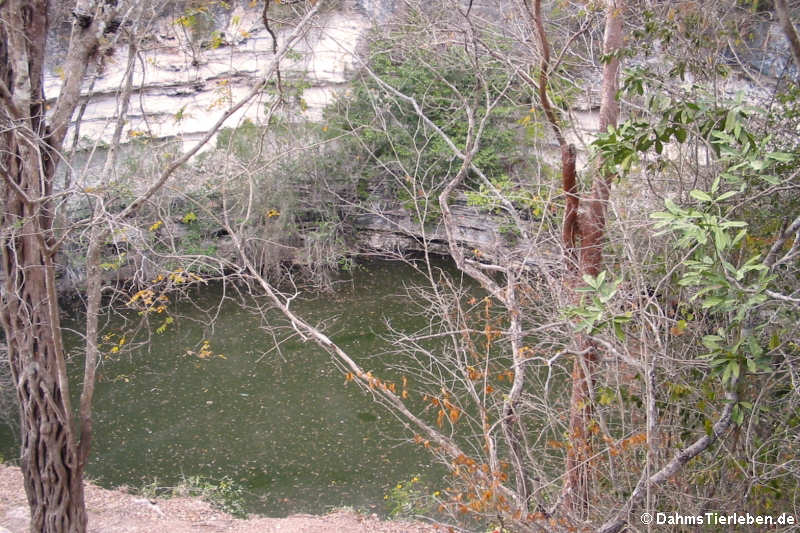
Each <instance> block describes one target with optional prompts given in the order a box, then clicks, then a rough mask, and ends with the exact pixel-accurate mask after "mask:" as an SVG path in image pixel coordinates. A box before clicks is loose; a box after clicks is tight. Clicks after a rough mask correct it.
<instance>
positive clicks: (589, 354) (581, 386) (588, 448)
mask: <svg viewBox="0 0 800 533" xmlns="http://www.w3.org/2000/svg"><path fill="white" fill-rule="evenodd" d="M624 5H625V2H624V0H607V5H606V28H605V35H604V38H603V53H604V54H605V55H606V57H608V58H609V59H608V60H607V61H606V63H605V64H604V66H603V85H602V87H601V102H600V131H601V132H602V131H606V129H607V128H608V126H616V125H617V119H618V116H619V104H618V103H617V100H616V95H617V85H618V81H617V80H618V77H619V59H618V57H617V53H618V52H619V50H620V49H621V48H622V44H623V43H622V10H623V9H624ZM562 157H563V156H562ZM573 174H574V172H573ZM565 176H566V174H565ZM611 178H612V176H610V175H608V174H607V173H606V172H605V171H604V170H603V165H602V162H601V164H600V166H599V168H598V169H597V170H596V171H595V174H594V179H593V180H592V190H591V193H590V195H589V196H588V197H587V198H584V199H583V202H582V203H583V206H584V212H583V214H582V217H581V219H580V222H576V221H574V219H572V218H569V223H568V217H573V214H574V213H575V212H577V204H578V200H577V198H576V197H575V196H574V195H575V193H574V191H573V190H572V188H570V189H567V187H568V185H569V184H567V183H566V182H565V185H564V187H565V192H566V193H567V209H566V212H565V219H564V244H565V246H569V245H574V242H575V240H576V239H575V236H574V234H573V233H572V232H573V231H577V233H578V235H579V237H580V258H579V273H580V274H581V275H590V276H597V275H598V274H599V273H600V272H601V271H602V269H603V241H604V239H605V233H606V209H607V204H608V198H609V189H610V183H611ZM573 228H575V229H573ZM568 239H569V240H568ZM578 343H579V346H580V352H581V353H580V354H578V355H576V356H575V361H574V363H573V367H572V394H571V397H570V416H569V427H570V429H569V433H570V441H571V442H570V444H571V446H570V447H569V449H568V450H567V457H566V478H565V483H564V488H563V496H564V505H565V507H566V508H567V509H568V510H569V511H571V512H572V513H573V514H574V515H575V516H577V517H581V518H585V517H586V516H587V515H588V511H589V503H590V501H591V484H592V481H591V469H590V464H589V460H590V458H591V456H592V453H593V451H592V444H591V439H590V435H589V428H590V424H591V419H592V402H591V397H590V393H589V387H591V386H592V383H593V377H592V370H593V367H594V364H595V362H596V361H597V349H596V347H595V346H594V344H593V343H592V342H591V340H590V339H588V338H586V337H583V338H581V339H579V341H578ZM587 372H588V375H587Z"/></svg>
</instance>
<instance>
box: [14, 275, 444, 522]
mask: <svg viewBox="0 0 800 533" xmlns="http://www.w3.org/2000/svg"><path fill="white" fill-rule="evenodd" d="M412 277H413V276H412V271H411V269H409V268H408V267H404V266H402V265H399V264H387V263H381V264H373V265H370V266H368V267H367V268H365V269H362V270H359V271H357V272H356V273H355V279H354V280H353V284H349V283H348V284H346V285H345V284H343V285H342V287H343V288H342V289H341V290H339V291H337V292H336V293H335V294H333V295H330V294H329V295H323V296H319V297H317V298H315V299H313V300H308V301H299V300H297V301H295V302H294V303H293V308H294V309H295V310H296V311H297V312H298V313H299V314H300V315H301V316H304V317H306V318H307V319H309V320H310V321H311V322H312V323H314V322H319V321H322V320H325V321H326V327H327V329H326V332H327V333H328V334H329V335H330V336H332V337H333V339H334V340H336V341H338V342H340V343H341V344H342V345H343V347H344V348H346V349H347V350H349V351H350V352H351V353H352V354H353V355H355V356H357V357H358V358H360V359H361V361H362V363H363V364H364V366H365V369H367V370H373V371H374V372H376V373H377V374H378V375H386V374H385V372H386V370H384V369H383V368H382V367H381V366H380V365H379V363H381V364H382V362H381V358H377V357H372V356H375V355H377V354H379V353H380V351H381V350H382V343H381V340H380V336H381V335H382V334H385V333H386V331H387V325H386V322H385V319H386V318H389V319H390V320H391V322H392V325H393V326H394V327H396V328H402V329H417V327H419V326H420V324H419V320H420V319H419V318H415V317H412V316H410V315H409V314H408V309H409V307H410V306H409V301H408V300H407V299H406V297H405V296H402V294H403V293H404V291H403V288H402V286H403V284H404V283H407V282H409V281H410V280H411V279H412ZM219 291H220V288H219V287H207V288H204V289H202V291H201V293H200V294H199V295H198V297H197V302H198V303H199V304H200V307H202V306H203V305H206V306H208V305H211V304H212V302H214V301H216V300H218V298H219ZM171 311H175V312H180V313H181V314H183V315H185V317H186V318H181V319H176V321H175V323H174V324H173V325H171V326H170V327H169V328H168V329H167V331H166V332H165V333H163V334H160V335H159V334H154V335H153V338H152V342H151V343H150V345H149V347H146V348H145V349H142V350H139V351H137V352H135V353H134V354H133V355H132V356H130V357H129V356H128V355H127V354H126V355H120V356H116V357H115V358H114V359H107V360H106V361H105V362H104V363H103V365H102V366H101V368H100V369H99V379H98V384H97V390H96V393H95V419H96V423H95V428H96V436H95V439H94V444H93V450H92V456H91V457H92V458H91V462H90V465H89V468H88V475H89V477H90V478H92V479H94V480H96V481H97V482H98V483H100V484H101V485H104V486H119V485H128V486H133V487H136V486H142V485H144V484H150V483H152V482H153V480H154V479H157V485H159V486H174V485H176V484H177V483H178V482H179V480H180V479H181V478H182V477H188V476H196V475H202V476H207V477H210V478H212V479H217V480H219V479H222V478H225V477H228V478H230V479H232V480H233V481H235V482H236V483H238V484H239V485H241V486H242V487H244V489H245V491H246V494H247V500H248V501H247V507H248V510H250V511H253V512H260V513H265V514H269V515H273V516H281V515H286V514H289V513H294V512H311V513H320V512H325V511H327V510H329V509H331V508H332V507H337V506H353V507H356V508H364V509H368V510H370V511H375V512H382V511H383V510H384V509H383V496H384V494H385V493H386V492H387V490H388V488H389V487H390V486H392V485H393V484H395V483H397V482H398V481H401V480H403V479H408V478H409V477H410V476H412V475H415V474H418V475H420V477H422V478H423V480H425V479H426V478H427V480H428V481H429V482H430V483H431V484H432V486H436V485H437V480H438V479H440V477H441V471H440V470H439V469H438V468H436V467H433V466H432V465H431V464H430V458H429V457H428V456H427V455H425V454H422V453H420V451H419V449H418V448H415V447H413V445H408V444H404V443H403V437H404V436H405V435H404V433H403V431H402V429H401V428H400V427H398V424H397V422H396V420H395V419H394V418H393V417H392V416H390V415H388V413H387V412H386V411H384V410H383V409H382V408H381V407H379V406H377V405H374V404H373V403H372V401H371V398H370V397H369V396H368V395H365V394H362V392H361V391H360V390H359V389H357V388H356V386H355V385H354V384H352V383H350V384H347V385H346V384H345V379H344V378H343V376H342V374H341V373H340V372H339V371H338V370H337V369H336V368H335V366H334V365H333V364H332V363H331V361H330V358H329V357H328V356H327V355H326V354H325V353H324V352H322V351H321V350H320V349H318V348H317V347H316V345H313V344H304V343H302V342H300V340H299V339H298V338H297V337H292V338H288V339H286V338H285V337H284V339H283V342H282V343H281V344H280V351H279V353H278V352H277V351H275V350H272V351H270V352H269V353H268V354H267V355H266V356H264V354H265V353H266V352H268V351H269V350H271V349H272V348H273V347H274V345H275V343H274V339H273V336H272V335H271V334H269V333H267V332H265V331H263V330H262V329H260V327H259V326H260V318H258V317H256V316H255V315H253V314H252V313H250V312H248V311H246V310H244V309H241V308H240V307H238V306H236V305H234V304H233V303H228V304H226V305H225V307H224V310H223V312H222V313H220V315H219V318H218V319H217V321H216V324H215V326H214V328H213V332H212V331H211V330H210V329H207V328H206V327H204V326H202V325H201V324H199V323H198V322H195V321H193V320H191V319H192V318H198V319H199V318H201V314H200V313H199V312H198V311H197V309H196V307H195V306H192V305H188V304H184V305H182V306H180V309H171ZM270 316H271V317H272V318H271V320H272V319H274V320H275V323H276V324H281V325H283V326H285V323H284V322H282V321H280V320H279V317H278V316H277V315H270ZM332 316H335V317H336V318H335V319H333V320H331V317H332ZM282 331H283V332H284V335H287V334H288V333H289V330H288V329H287V328H285V329H283V330H282ZM205 339H207V340H208V341H209V344H208V347H209V352H211V353H212V354H213V355H210V356H208V357H204V358H200V357H198V356H197V353H198V351H199V350H201V349H202V341H203V340H205ZM188 350H192V351H193V352H195V354H194V355H193V354H190V353H187V351H188ZM220 354H222V357H220ZM78 363H79V361H75V364H73V366H72V373H73V380H74V381H73V383H76V385H73V388H74V389H75V388H77V383H78V382H79V379H80V377H79V376H80V368H79V364H78ZM381 373H383V374H381ZM0 453H2V454H3V455H4V456H5V457H6V458H9V457H13V456H14V455H15V454H16V444H15V443H14V442H11V439H10V436H9V435H8V434H7V433H0Z"/></svg>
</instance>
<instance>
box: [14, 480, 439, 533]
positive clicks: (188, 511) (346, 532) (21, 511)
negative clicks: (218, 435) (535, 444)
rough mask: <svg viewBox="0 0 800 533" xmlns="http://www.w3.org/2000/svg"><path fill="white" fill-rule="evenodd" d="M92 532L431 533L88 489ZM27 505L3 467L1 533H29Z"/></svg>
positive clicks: (340, 514) (413, 525)
mask: <svg viewBox="0 0 800 533" xmlns="http://www.w3.org/2000/svg"><path fill="white" fill-rule="evenodd" d="M86 507H87V509H88V511H89V531H90V532H92V533H138V532H142V533H144V532H148V533H150V532H153V531H162V532H165V533H190V532H206V533H217V532H230V533H278V532H280V533H324V532H337V533H433V532H436V531H440V532H441V531H442V529H441V528H436V527H435V526H432V525H429V524H423V523H419V522H400V521H385V520H380V519H379V518H378V517H377V516H376V515H371V516H366V515H359V514H356V513H353V512H350V511H336V512H333V513H331V514H328V515H325V516H312V515H293V516H289V517H287V518H266V517H251V518H249V519H246V520H242V519H237V518H233V517H231V516H230V515H227V514H226V513H224V512H221V511H218V510H216V509H214V508H213V507H211V505H210V504H208V503H206V502H204V501H202V500H199V499H195V498H170V499H158V500H150V499H147V498H143V497H141V496H138V495H134V494H128V493H127V492H123V491H119V490H106V489H103V488H100V487H97V486H95V485H92V484H90V483H89V484H87V485H86ZM28 520H29V515H28V504H27V500H26V498H25V491H24V489H23V485H22V474H21V473H20V470H19V468H16V467H11V466H6V465H0V533H8V532H11V533H27V528H28Z"/></svg>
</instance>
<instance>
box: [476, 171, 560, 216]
mask: <svg viewBox="0 0 800 533" xmlns="http://www.w3.org/2000/svg"><path fill="white" fill-rule="evenodd" d="M491 182H492V185H493V186H494V188H495V189H496V190H497V191H498V192H499V193H500V195H501V196H502V197H503V198H505V199H506V200H508V201H509V202H511V204H512V205H514V207H515V208H517V209H519V210H522V211H523V212H528V213H530V214H531V215H532V216H534V217H536V218H540V217H541V216H542V214H543V213H544V202H543V201H542V199H541V198H540V197H539V196H538V195H536V194H533V193H532V192H531V191H530V190H529V189H527V188H522V187H519V186H518V185H516V184H515V183H514V182H513V181H512V180H511V178H510V177H509V176H508V175H506V174H502V175H500V176H499V177H498V178H495V179H492V180H491ZM466 194H467V205H470V206H474V207H479V208H481V209H485V210H487V211H491V212H494V213H498V212H499V211H500V207H501V203H500V199H499V198H498V197H497V195H496V194H494V192H492V191H491V190H490V189H489V187H488V186H487V185H486V184H484V183H481V184H479V186H478V190H472V191H467V193H466Z"/></svg>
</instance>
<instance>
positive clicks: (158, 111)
mask: <svg viewBox="0 0 800 533" xmlns="http://www.w3.org/2000/svg"><path fill="white" fill-rule="evenodd" d="M226 18H227V23H225V24H224V25H222V26H220V27H218V29H217V30H215V31H216V32H218V33H216V34H215V35H217V36H218V43H217V44H219V46H217V47H213V46H208V45H207V44H206V45H205V46H202V45H201V43H199V42H194V43H193V42H192V39H191V35H190V32H188V31H184V28H182V27H181V26H180V25H178V24H176V23H175V21H174V20H161V21H159V23H158V25H157V27H156V30H155V31H154V32H153V34H152V37H151V38H150V39H148V41H147V42H146V43H145V44H144V45H143V46H142V50H141V52H140V58H139V60H138V61H137V70H136V73H135V75H134V79H133V94H132V96H131V102H130V108H129V110H128V113H127V117H126V123H125V127H124V130H123V138H122V140H123V142H125V141H127V140H129V139H131V138H133V137H136V136H148V137H154V138H165V137H178V138H182V139H183V140H184V142H185V143H187V144H191V143H192V142H193V141H194V140H196V139H198V138H199V137H201V136H202V135H203V134H204V133H205V132H206V131H207V130H208V129H209V127H210V126H211V125H212V124H214V123H215V122H216V121H217V120H218V119H219V118H220V117H221V116H222V114H223V113H224V112H225V111H226V110H227V109H228V108H229V106H231V105H232V104H233V103H234V102H236V101H238V100H239V99H240V98H242V97H243V96H244V95H245V94H247V93H248V92H249V91H250V88H251V87H252V86H253V84H255V83H257V82H258V80H259V79H260V78H261V76H262V74H263V72H264V70H265V69H266V67H267V65H268V64H269V63H270V61H271V60H272V57H273V53H272V45H273V43H272V38H271V36H270V35H269V33H268V32H267V31H266V29H265V28H264V25H263V23H262V21H261V13H260V10H259V9H248V8H245V7H242V6H238V7H236V8H235V9H233V10H232V11H231V12H230V13H229V14H228V16H227V17H226ZM370 24H371V23H370V20H369V19H368V18H367V16H366V14H364V13H362V12H360V11H356V10H355V9H345V10H340V11H336V12H331V13H327V14H325V15H322V16H320V17H319V19H318V23H317V24H315V25H314V28H313V29H312V30H311V31H310V32H309V33H308V35H307V36H306V37H305V38H303V39H302V40H301V41H300V42H299V43H298V45H297V46H296V47H295V49H294V51H293V52H291V53H290V56H289V57H288V58H287V59H286V60H284V61H283V62H282V64H281V67H280V70H281V77H282V81H283V83H282V85H283V87H284V88H288V89H290V90H291V89H292V87H296V86H297V84H299V83H302V84H303V85H304V87H305V88H304V89H303V92H302V94H300V95H299V96H298V95H297V92H296V90H295V92H294V93H293V95H290V97H289V98H287V99H288V100H290V101H291V99H292V98H293V99H294V100H295V104H297V105H295V106H294V108H293V109H292V110H291V112H292V119H293V120H319V119H320V118H321V117H322V110H323V108H324V107H325V106H326V105H328V104H329V103H330V102H331V101H332V100H333V98H334V97H335V95H336V94H337V92H339V91H340V90H342V89H343V87H344V85H345V84H346V83H347V82H348V81H349V80H350V79H352V77H353V74H354V72H355V71H356V70H357V69H358V68H359V65H358V63H357V59H356V54H355V52H356V47H357V46H358V45H359V43H360V41H361V38H362V35H363V34H364V32H365V31H366V30H367V29H368V28H369V27H370ZM276 33H277V35H278V39H279V40H280V39H282V38H284V37H285V35H286V34H287V33H288V30H285V31H276ZM279 44H280V43H279ZM127 57H128V50H127V47H125V46H122V47H121V48H120V49H118V50H117V51H116V52H115V54H114V57H112V58H111V59H110V60H109V61H107V64H106V68H105V71H104V72H103V74H102V75H100V76H99V77H98V78H97V79H96V80H95V82H94V86H93V88H92V91H91V98H90V100H89V103H88V105H87V107H86V110H85V112H84V114H83V119H82V121H81V125H80V141H79V146H80V147H82V148H88V147H90V146H93V145H94V144H96V143H97V144H102V143H108V142H109V141H110V140H111V138H112V135H113V132H114V128H115V123H116V120H117V117H118V116H119V110H118V103H117V96H118V94H119V93H120V92H121V88H122V86H123V83H124V78H125V69H126V63H127ZM273 82H274V80H273ZM60 86H61V79H60V78H59V77H58V76H57V75H55V74H51V75H49V76H48V77H47V78H46V84H45V90H46V95H47V96H48V97H49V98H54V97H56V96H57V95H58V92H59V90H60ZM274 87H275V85H274V83H273V84H272V85H271V89H270V90H269V92H266V91H265V92H264V93H263V94H260V95H258V96H257V97H256V98H255V99H254V100H253V101H251V102H250V103H249V104H248V105H246V106H245V107H243V108H242V109H241V110H239V111H238V112H237V113H236V114H234V116H232V117H231V118H230V119H229V120H228V122H226V126H235V125H236V124H237V123H239V122H240V121H242V120H244V119H250V120H252V121H253V122H259V121H263V119H264V118H265V115H266V110H267V108H268V106H269V104H270V102H272V101H273V99H274V94H275V92H276V91H275V89H274ZM84 95H85V96H89V83H88V82H87V84H86V86H85V87H84ZM299 98H302V103H300V102H299V101H297V100H299ZM71 140H72V133H70V134H69V135H68V138H67V142H68V143H69V142H71Z"/></svg>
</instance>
